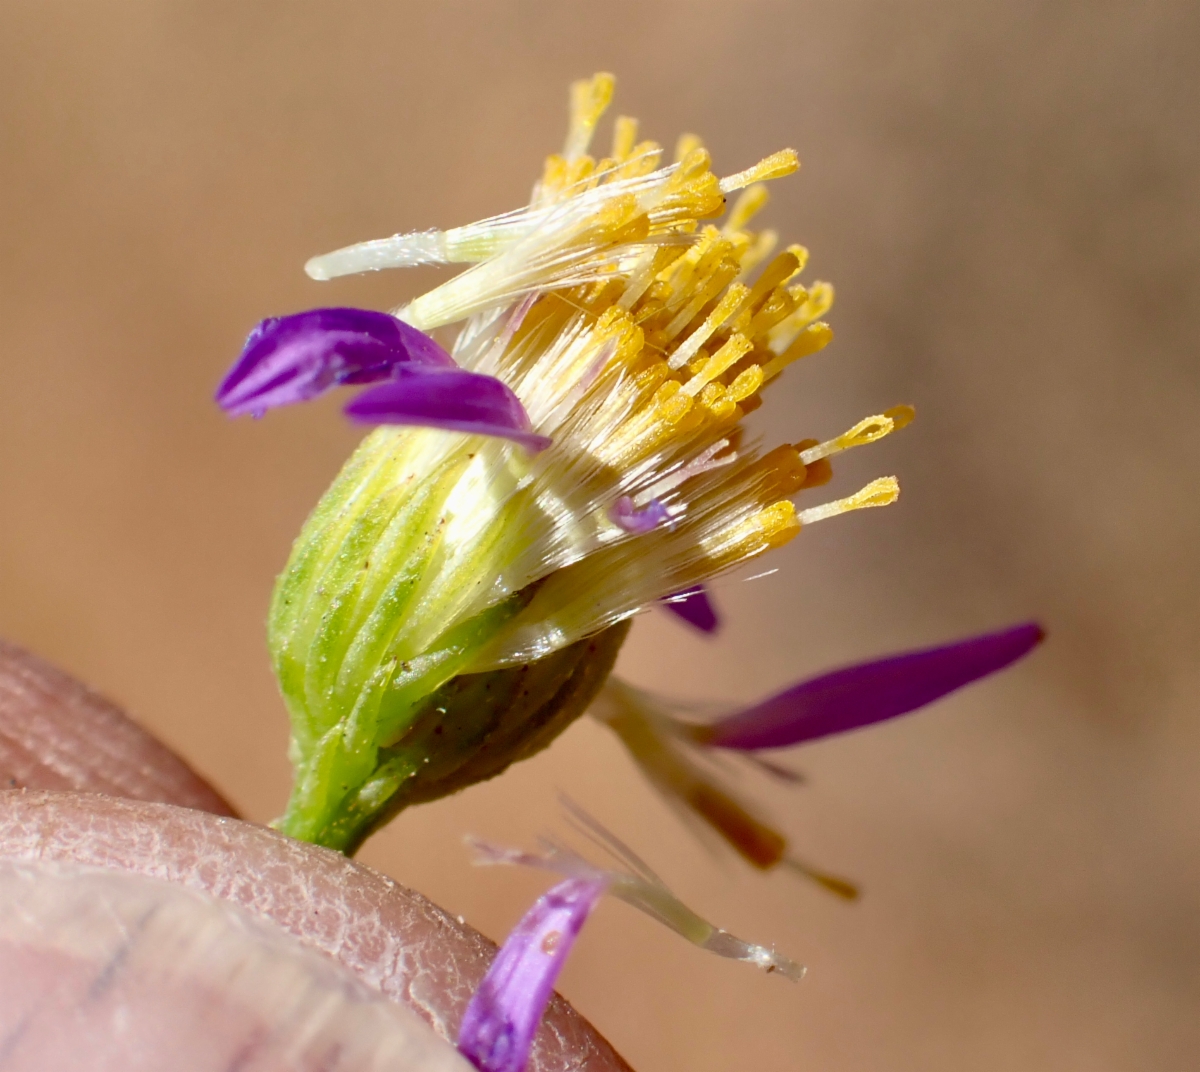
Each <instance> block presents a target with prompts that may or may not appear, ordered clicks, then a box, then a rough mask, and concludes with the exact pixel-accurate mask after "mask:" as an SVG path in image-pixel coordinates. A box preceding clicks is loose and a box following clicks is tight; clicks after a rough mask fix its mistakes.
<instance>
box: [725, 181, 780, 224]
mask: <svg viewBox="0 0 1200 1072" xmlns="http://www.w3.org/2000/svg"><path fill="white" fill-rule="evenodd" d="M770 199H771V195H770V193H768V191H767V185H766V183H763V182H756V183H754V185H753V186H748V187H746V189H745V190H743V191H742V193H741V196H740V197H739V198H738V199H737V201H735V202H734V205H733V208H732V209H730V211H729V219H728V220H726V221H725V231H726V232H733V231H742V230H745V228H746V224H748V223H749V222H750V221H751V220H752V219H754V217H755V216H757V215H758V213H759V212H761V211H762V210H763V208H764V207H765V205H766V203H767V202H768V201H769V200H770Z"/></svg>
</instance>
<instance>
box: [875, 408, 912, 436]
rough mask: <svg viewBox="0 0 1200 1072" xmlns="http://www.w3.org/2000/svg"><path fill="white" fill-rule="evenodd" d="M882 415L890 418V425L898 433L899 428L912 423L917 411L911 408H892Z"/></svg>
mask: <svg viewBox="0 0 1200 1072" xmlns="http://www.w3.org/2000/svg"><path fill="white" fill-rule="evenodd" d="M883 415H884V416H885V417H889V418H891V421H892V424H893V425H895V427H896V430H897V431H899V430H900V429H901V428H903V427H905V426H906V425H908V424H911V423H912V421H913V418H915V417H916V415H917V411H916V409H915V408H914V407H913V406H893V407H892V408H891V409H889V410H885V411H884V414H883Z"/></svg>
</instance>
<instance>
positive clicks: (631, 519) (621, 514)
mask: <svg viewBox="0 0 1200 1072" xmlns="http://www.w3.org/2000/svg"><path fill="white" fill-rule="evenodd" d="M608 517H609V520H610V521H612V523H613V524H614V525H617V526H618V527H619V528H623V529H624V530H625V531H626V532H632V533H634V534H635V535H639V536H640V535H641V534H642V533H644V532H652V531H653V530H654V529H656V528H658V526H659V525H665V524H667V522H669V521H670V520H671V515H670V514H668V513H667V508H666V507H665V506H663V504H662V503H660V502H659V501H658V500H657V499H651V500H650V501H649V502H648V503H647V504H646V505H645V506H643V507H641V508H639V507H637V506H634V504H633V499H632V498H630V496H628V495H622V496H621V497H620V498H619V499H618V500H617V501H616V502H615V503H613V504H612V506H611V507H610V509H609V511H608Z"/></svg>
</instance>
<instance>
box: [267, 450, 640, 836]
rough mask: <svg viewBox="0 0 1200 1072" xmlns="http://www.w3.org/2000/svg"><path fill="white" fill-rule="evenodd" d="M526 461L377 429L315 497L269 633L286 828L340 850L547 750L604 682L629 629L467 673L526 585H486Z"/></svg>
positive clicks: (502, 555) (507, 557)
mask: <svg viewBox="0 0 1200 1072" xmlns="http://www.w3.org/2000/svg"><path fill="white" fill-rule="evenodd" d="M464 444H475V446H474V447H473V448H468V447H467V446H464ZM525 464H526V462H525V460H524V456H523V453H522V452H521V451H519V450H517V449H513V448H511V447H509V446H507V445H505V444H500V443H497V442H495V441H487V440H482V441H481V440H480V439H479V438H471V439H467V438H465V437H462V436H457V435H447V434H445V433H440V432H426V431H424V430H405V429H394V428H393V429H387V428H382V429H378V430H376V431H375V432H373V433H371V434H370V435H369V436H367V438H366V439H365V440H364V441H363V443H362V445H361V446H360V447H359V449H358V450H357V451H356V452H355V454H354V455H353V456H352V457H351V458H350V460H349V461H348V462H347V463H346V466H345V468H344V469H343V470H342V472H341V473H340V474H339V476H338V477H337V479H336V480H335V481H334V483H333V486H332V487H331V488H330V489H329V491H328V492H327V493H326V495H325V497H324V498H323V499H322V500H321V502H320V503H319V504H318V506H317V508H316V510H315V511H314V512H313V514H312V516H311V517H310V518H309V520H308V522H307V523H306V524H305V526H304V528H303V530H302V531H301V533H300V536H299V538H298V539H297V540H296V543H295V546H294V547H293V549H292V555H291V558H290V560H289V562H288V565H287V567H286V569H285V570H284V572H283V574H282V575H281V576H280V578H279V580H278V583H277V584H276V588H275V594H274V597H273V600H272V605H271V613H270V621H269V626H268V638H269V644H270V648H271V654H272V657H273V660H274V666H275V672H276V675H277V677H278V679H279V684H280V688H281V691H282V692H283V696H284V700H285V702H286V704H287V707H288V711H289V713H290V715H291V720H292V743H291V759H292V763H293V766H294V768H295V784H294V786H293V790H292V796H291V799H290V801H289V802H288V808H287V811H286V813H285V814H284V816H283V818H282V819H281V820H280V821H279V826H280V828H281V829H282V830H283V831H284V832H285V833H287V834H290V835H291V836H293V837H296V838H300V839H302V840H305V841H312V842H316V843H318V844H321V845H326V846H328V847H330V848H336V849H340V850H342V851H345V852H352V851H354V850H355V849H356V848H357V847H358V846H359V845H360V844H361V843H362V841H363V840H364V839H365V838H366V837H367V836H368V835H369V834H370V833H371V832H372V831H373V830H374V829H376V828H377V827H378V826H380V825H381V824H382V823H384V822H386V821H387V820H388V819H390V818H391V817H392V816H394V815H395V814H396V813H397V812H399V811H401V810H402V809H403V808H405V807H407V806H408V805H409V804H414V803H418V802H421V801H427V800H433V799H436V798H437V797H441V796H445V795H447V794H449V793H453V792H456V791H457V790H459V789H463V788H465V787H466V786H468V785H471V784H473V783H475V782H478V781H482V780H484V779H486V778H490V777H492V776H493V775H496V774H499V773H500V772H501V771H503V770H504V769H505V768H506V767H507V766H508V765H509V764H511V763H513V762H515V761H516V760H519V759H524V758H526V757H527V756H530V755H532V754H534V753H535V752H537V751H539V750H541V749H542V748H544V747H546V745H548V744H549V743H550V742H551V741H552V740H553V739H554V738H555V737H556V736H557V735H558V734H559V733H561V732H562V730H563V729H565V728H566V726H567V725H569V724H570V722H572V721H573V720H574V719H575V718H577V717H578V716H579V715H581V714H582V713H583V711H584V709H585V708H586V707H587V705H588V703H589V702H590V701H591V699H592V698H593V697H594V695H595V694H596V692H597V691H598V690H599V688H600V686H601V685H602V684H603V683H604V680H605V678H606V677H607V676H608V673H609V671H610V670H611V669H612V665H613V662H614V660H615V659H616V655H617V651H618V649H619V648H620V645H621V643H622V641H623V640H624V639H625V635H626V633H627V632H628V623H627V622H622V623H620V624H618V625H615V626H611V627H609V628H608V629H606V630H604V631H603V632H601V633H598V634H596V635H595V636H592V637H588V638H585V639H583V640H579V641H576V642H575V643H573V644H570V645H567V646H565V647H563V648H561V649H560V650H558V651H555V652H552V653H551V654H549V655H546V656H544V657H542V658H540V659H538V660H537V661H535V662H530V663H524V664H518V665H510V666H503V667H498V668H495V667H493V668H485V669H482V670H479V668H478V667H474V666H473V665H472V664H473V662H475V661H476V657H477V656H478V655H479V654H480V653H481V652H483V651H484V649H485V648H486V647H487V646H488V644H489V642H491V641H494V640H495V639H496V637H497V636H498V635H500V634H501V633H502V631H503V630H504V628H505V626H507V625H508V624H509V623H510V622H511V621H512V620H513V619H514V617H515V616H516V615H517V614H518V612H520V611H521V610H522V609H523V608H524V607H525V606H527V605H528V603H529V602H530V600H531V599H532V598H533V595H534V593H535V591H536V588H537V587H538V584H537V582H535V583H534V584H530V585H528V586H526V587H525V588H524V589H522V590H520V591H517V592H512V593H507V592H504V591H502V590H499V591H498V590H497V578H498V577H499V576H500V575H501V572H502V567H503V566H504V565H505V563H506V562H509V561H511V560H512V559H513V558H514V557H515V556H516V555H517V554H519V553H520V551H521V550H523V548H522V547H520V545H519V544H520V541H519V538H515V537H514V534H513V533H512V532H506V531H505V518H506V517H507V516H511V513H510V512H511V511H512V510H514V509H515V508H517V504H518V503H519V502H520V498H521V495H522V491H521V485H522V476H523V473H522V469H523V467H524V465H525ZM481 488H484V489H490V491H491V494H485V495H481V494H480V489H481Z"/></svg>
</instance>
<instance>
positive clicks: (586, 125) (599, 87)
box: [563, 71, 616, 160]
mask: <svg viewBox="0 0 1200 1072" xmlns="http://www.w3.org/2000/svg"><path fill="white" fill-rule="evenodd" d="M615 85H616V79H615V78H613V76H612V75H611V74H609V73H608V72H607V71H600V72H599V73H598V74H594V75H592V77H591V78H585V79H583V80H581V81H579V82H575V83H573V84H572V86H571V124H570V127H569V128H568V132H567V144H566V147H565V148H564V149H563V156H565V157H566V158H567V159H568V160H574V159H575V158H576V157H577V156H582V155H583V154H584V153H586V152H587V149H588V146H589V145H590V144H591V141H592V134H593V133H594V132H595V130H596V124H597V123H598V122H599V121H600V117H601V116H602V115H603V114H604V111H605V109H606V108H607V107H608V106H609V104H610V103H611V102H612V96H613V88H614V87H615Z"/></svg>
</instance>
